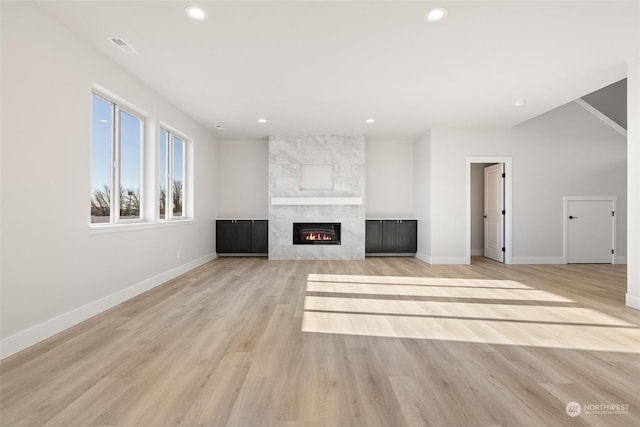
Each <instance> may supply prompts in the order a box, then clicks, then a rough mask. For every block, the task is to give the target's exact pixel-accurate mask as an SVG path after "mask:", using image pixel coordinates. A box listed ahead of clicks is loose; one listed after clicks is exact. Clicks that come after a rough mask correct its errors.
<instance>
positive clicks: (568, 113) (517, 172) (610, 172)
mask: <svg viewBox="0 0 640 427" xmlns="http://www.w3.org/2000/svg"><path fill="white" fill-rule="evenodd" d="M510 138H511V140H512V144H513V150H514V169H513V171H514V177H513V182H514V194H513V199H514V215H513V228H514V233H513V256H514V257H523V259H522V261H523V262H526V261H527V260H528V258H531V257H534V258H538V257H540V258H543V257H547V258H549V257H550V258H552V259H550V262H553V260H554V259H555V260H557V261H561V258H562V256H563V233H564V231H563V226H564V215H563V199H562V197H563V196H618V215H617V226H618V228H617V236H616V239H617V242H616V243H617V247H616V254H617V256H618V257H626V252H627V251H626V247H627V238H626V236H627V227H626V224H627V215H626V212H627V185H626V182H627V179H626V174H627V171H626V169H627V164H626V158H627V154H626V149H627V147H626V139H625V137H624V136H622V135H620V134H619V133H617V132H616V131H614V130H613V129H611V128H610V127H609V126H607V125H606V124H604V123H603V122H602V121H600V120H599V119H597V118H595V117H594V116H593V115H591V114H590V113H589V112H587V111H586V110H584V109H583V108H582V107H580V106H579V105H577V104H575V103H569V104H567V105H565V106H562V107H560V108H557V109H555V110H553V111H550V112H548V113H546V114H543V115H541V116H539V117H537V118H535V119H532V120H529V121H528V122H525V123H523V124H521V125H519V126H516V127H514V128H513V130H512V133H511V135H510Z"/></svg>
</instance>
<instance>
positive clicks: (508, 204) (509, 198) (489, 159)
mask: <svg viewBox="0 0 640 427" xmlns="http://www.w3.org/2000/svg"><path fill="white" fill-rule="evenodd" d="M465 161H466V169H467V182H466V188H467V191H466V204H467V255H466V259H467V262H466V263H467V264H471V164H472V163H504V173H505V179H504V209H505V211H506V212H505V218H504V237H503V238H504V245H505V252H504V263H505V264H511V257H512V246H513V244H512V234H511V227H512V217H513V158H512V157H511V156H469V157H466V159H465Z"/></svg>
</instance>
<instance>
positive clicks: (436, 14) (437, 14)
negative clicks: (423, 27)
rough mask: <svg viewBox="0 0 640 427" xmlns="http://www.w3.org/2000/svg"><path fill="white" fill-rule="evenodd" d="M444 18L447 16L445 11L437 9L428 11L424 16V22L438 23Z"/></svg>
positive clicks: (440, 8)
mask: <svg viewBox="0 0 640 427" xmlns="http://www.w3.org/2000/svg"><path fill="white" fill-rule="evenodd" d="M445 16H447V9H444V8H442V7H437V8H435V9H431V10H430V11H428V12H427V14H426V15H424V20H425V21H427V22H438V21H440V20H442V19H443V18H444V17H445Z"/></svg>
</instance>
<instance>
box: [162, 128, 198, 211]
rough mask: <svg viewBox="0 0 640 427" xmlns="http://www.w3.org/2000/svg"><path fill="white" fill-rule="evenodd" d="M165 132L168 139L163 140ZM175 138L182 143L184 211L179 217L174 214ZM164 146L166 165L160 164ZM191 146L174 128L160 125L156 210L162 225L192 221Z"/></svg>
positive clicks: (186, 138) (189, 141)
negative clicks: (189, 156) (163, 198)
mask: <svg viewBox="0 0 640 427" xmlns="http://www.w3.org/2000/svg"><path fill="white" fill-rule="evenodd" d="M163 132H164V133H165V135H166V137H165V138H163V137H162V136H163ZM174 138H175V139H177V140H178V141H180V142H181V143H182V165H181V168H182V177H181V178H182V179H181V185H182V189H181V193H182V211H181V215H179V216H177V215H175V214H174V206H173V180H174V177H175V173H174V165H175V163H174V158H175V150H174ZM162 144H164V145H165V158H164V164H161V162H160V152H161V150H162ZM190 144H191V140H190V139H189V138H188V137H187V136H185V135H184V134H183V133H182V132H179V131H177V130H175V129H174V128H173V127H171V126H168V125H166V124H160V132H159V133H158V159H157V162H156V165H158V181H157V185H156V188H157V191H158V197H157V198H156V201H157V203H158V205H157V209H156V218H157V220H158V222H160V223H168V222H176V221H188V220H191V219H192V218H191V215H190V209H189V206H190V204H189V203H190V201H191V200H190V192H189V189H190V182H189V178H188V176H189V163H188V161H187V156H188V153H189V147H190ZM162 170H164V178H165V180H164V181H165V182H164V187H165V202H164V203H165V206H164V218H163V217H162V216H161V213H160V208H161V206H162V201H161V199H162V188H161V186H160V184H161V179H160V173H161V172H162Z"/></svg>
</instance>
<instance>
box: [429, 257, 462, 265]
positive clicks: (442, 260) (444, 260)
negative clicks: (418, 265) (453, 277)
mask: <svg viewBox="0 0 640 427" xmlns="http://www.w3.org/2000/svg"><path fill="white" fill-rule="evenodd" d="M430 264H470V261H469V258H467V257H461V256H451V257H431V262H430Z"/></svg>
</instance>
